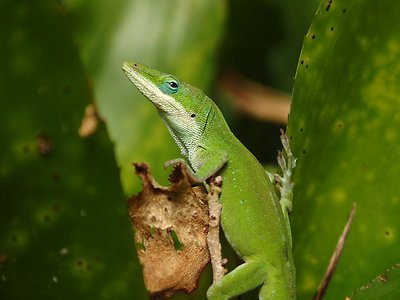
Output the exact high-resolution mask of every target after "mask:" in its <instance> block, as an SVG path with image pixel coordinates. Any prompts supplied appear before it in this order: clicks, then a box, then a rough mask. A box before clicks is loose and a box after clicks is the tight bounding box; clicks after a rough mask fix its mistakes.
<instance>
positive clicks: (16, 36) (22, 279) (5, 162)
mask: <svg viewBox="0 0 400 300" xmlns="http://www.w3.org/2000/svg"><path fill="white" fill-rule="evenodd" d="M67 27H68V26H67V25H66V23H65V18H64V16H63V14H62V10H61V9H60V7H58V6H55V5H54V3H52V2H49V1H35V3H34V4H32V1H28V0H21V1H2V4H1V8H0V35H1V37H2V46H1V47H0V57H1V58H2V67H1V69H0V99H1V101H0V120H1V126H0V136H1V139H2V142H1V145H2V146H1V148H0V153H1V154H0V199H1V200H0V219H1V226H0V298H1V299H132V297H135V296H138V297H141V296H142V297H143V296H144V295H145V293H144V289H143V283H142V282H140V280H138V279H135V278H134V277H133V276H132V273H135V272H140V270H139V269H138V267H137V265H138V264H137V261H136V260H137V259H136V256H135V249H134V244H133V237H132V232H131V229H130V223H129V219H128V215H127V210H126V207H125V204H124V198H125V197H124V195H123V193H122V189H121V186H120V183H119V178H118V169H117V167H116V162H115V159H114V155H113V151H112V150H113V149H112V144H111V143H110V141H109V139H108V137H107V134H106V131H105V128H104V125H100V126H99V128H98V129H97V131H96V132H95V133H94V135H92V136H90V137H87V138H86V139H83V138H81V137H80V136H79V135H78V129H79V127H80V124H81V120H82V117H83V113H84V110H85V106H86V105H87V104H88V103H89V100H90V94H89V90H88V86H87V81H86V78H85V72H84V71H83V69H82V65H81V62H80V60H79V57H78V53H77V52H76V49H75V47H74V43H73V42H72V39H71V36H70V33H69V31H68V28H67Z"/></svg>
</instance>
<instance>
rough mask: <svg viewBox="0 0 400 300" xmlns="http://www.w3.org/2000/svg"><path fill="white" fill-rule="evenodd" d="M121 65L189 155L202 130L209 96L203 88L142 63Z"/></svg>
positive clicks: (182, 149) (184, 151) (181, 147)
mask: <svg viewBox="0 0 400 300" xmlns="http://www.w3.org/2000/svg"><path fill="white" fill-rule="evenodd" d="M122 69H123V70H124V72H125V74H126V75H127V76H128V78H129V79H130V81H131V82H132V83H133V84H134V85H135V86H136V87H137V89H138V90H139V91H140V92H141V93H142V94H143V95H144V96H145V97H146V98H147V99H149V100H150V101H151V102H152V103H153V104H154V106H155V107H156V108H157V110H158V112H159V114H160V115H161V117H162V119H163V121H164V122H165V124H166V125H167V128H168V130H169V131H170V133H171V135H172V136H173V137H174V139H175V141H176V143H177V144H178V146H179V147H180V149H181V151H182V154H184V155H186V156H188V155H190V153H191V151H192V150H193V149H194V147H196V146H197V144H198V141H199V139H200V137H201V135H202V133H203V131H204V128H205V126H204V124H206V123H207V118H208V115H209V113H210V108H211V107H212V101H211V99H210V98H208V97H207V96H206V95H205V94H204V92H203V91H202V90H200V89H198V88H196V87H193V86H191V85H189V84H187V83H185V82H183V81H182V80H180V79H178V78H176V77H174V76H172V75H169V74H165V73H162V72H160V71H158V70H155V69H152V68H149V67H147V66H144V65H142V64H139V63H132V62H129V63H128V62H125V63H123V65H122Z"/></svg>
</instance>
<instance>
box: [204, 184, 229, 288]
mask: <svg viewBox="0 0 400 300" xmlns="http://www.w3.org/2000/svg"><path fill="white" fill-rule="evenodd" d="M221 185H222V177H221V176H217V177H215V178H213V179H212V180H211V182H210V191H209V193H208V207H209V210H210V220H209V230H208V235H207V244H208V250H209V251H210V257H211V265H212V270H213V282H214V283H215V282H218V281H220V280H221V278H222V277H223V276H224V274H225V273H226V269H225V268H224V267H223V261H222V255H221V243H220V241H219V221H220V216H221V203H220V202H219V195H220V194H221Z"/></svg>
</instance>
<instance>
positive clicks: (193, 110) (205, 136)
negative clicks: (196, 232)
mask: <svg viewBox="0 0 400 300" xmlns="http://www.w3.org/2000/svg"><path fill="white" fill-rule="evenodd" d="M122 68H123V70H124V72H125V73H126V75H127V76H128V78H129V79H130V80H131V81H132V83H133V84H134V85H135V86H136V87H137V88H138V89H139V91H140V92H141V93H142V94H143V95H144V96H145V97H146V98H148V99H149V100H150V101H151V102H152V103H153V104H154V106H155V107H156V108H157V110H158V112H159V114H160V116H161V118H162V120H163V121H164V123H165V124H166V126H167V128H168V130H169V132H170V133H171V135H172V137H173V138H174V139H175V142H176V143H177V145H178V146H179V148H180V150H181V152H182V154H183V155H184V156H186V158H187V159H188V161H189V163H190V166H191V168H192V169H193V174H192V177H193V178H192V180H193V181H194V182H197V183H202V182H204V181H206V180H207V179H208V178H210V177H212V176H215V175H221V176H222V178H223V183H222V193H221V197H220V201H221V204H222V211H221V225H222V229H223V231H224V234H225V236H226V238H227V240H228V242H229V243H230V245H231V246H232V248H233V249H234V250H235V251H236V253H237V254H238V255H239V256H240V257H241V258H242V259H243V260H244V263H243V264H241V265H240V266H238V267H237V268H236V269H234V270H232V271H231V272H229V273H228V274H226V275H225V276H224V277H223V278H222V280H221V281H219V282H216V283H214V284H213V285H211V287H210V288H209V289H208V292H207V297H208V299H211V300H216V299H230V298H232V297H234V296H237V295H240V294H243V293H245V292H247V291H249V290H252V289H255V288H257V287H259V286H261V289H260V293H259V299H268V300H272V299H285V300H286V299H295V298H296V296H295V267H294V264H293V257H292V249H291V233H290V226H289V225H288V217H287V214H288V208H289V207H290V206H291V205H290V203H287V202H285V203H280V202H279V199H278V197H277V195H276V193H275V189H274V186H273V184H272V182H271V178H270V177H269V175H268V174H267V173H266V171H265V170H264V169H263V167H262V166H261V164H260V163H259V162H258V161H257V159H256V158H255V157H254V156H253V155H252V154H251V153H250V151H248V150H247V149H246V148H245V146H243V145H242V144H241V143H240V142H239V140H238V139H237V138H236V137H235V136H234V135H233V134H232V132H231V131H230V129H229V127H228V125H227V123H226V122H225V119H224V117H223V115H222V113H221V112H220V110H219V109H218V108H217V106H216V105H215V104H214V102H213V101H212V100H211V99H210V98H208V97H207V96H206V95H205V94H204V92H203V91H201V90H200V89H198V88H196V87H193V86H191V85H189V84H186V83H184V82H183V81H181V80H179V79H177V78H176V77H174V76H172V75H168V74H164V73H162V72H160V71H157V70H155V69H152V68H149V67H146V66H144V65H141V64H138V63H124V64H123V67H122ZM179 162H183V160H182V159H175V160H172V161H169V162H167V165H169V166H170V165H174V164H176V163H179Z"/></svg>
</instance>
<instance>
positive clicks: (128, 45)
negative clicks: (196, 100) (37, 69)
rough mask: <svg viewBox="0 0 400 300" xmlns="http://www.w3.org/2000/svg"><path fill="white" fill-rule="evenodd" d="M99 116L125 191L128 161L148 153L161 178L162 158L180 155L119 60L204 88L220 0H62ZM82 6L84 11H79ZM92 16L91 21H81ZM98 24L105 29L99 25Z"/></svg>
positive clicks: (133, 187) (131, 179) (133, 184)
mask: <svg viewBox="0 0 400 300" xmlns="http://www.w3.org/2000/svg"><path fill="white" fill-rule="evenodd" d="M67 4H68V5H69V6H68V5H67V9H68V10H69V13H70V16H71V19H73V20H76V22H77V24H80V25H81V26H82V28H79V31H78V29H77V33H76V34H77V36H78V38H77V40H78V41H79V43H80V44H81V52H82V56H83V58H84V60H85V63H86V65H87V68H88V72H89V74H92V76H93V77H94V90H95V96H96V101H97V102H98V105H99V108H100V111H101V114H102V116H103V117H104V118H105V119H106V120H107V124H108V129H109V132H110V135H111V137H112V139H113V140H114V142H115V145H116V155H117V160H118V163H119V165H120V166H121V179H122V183H123V186H124V189H125V192H126V194H127V195H130V194H132V193H133V192H137V191H138V190H139V187H140V182H139V180H138V178H137V177H136V176H134V175H133V171H132V166H131V163H132V162H138V161H147V162H148V163H150V165H151V166H152V170H153V174H154V175H155V177H156V178H157V179H159V180H160V181H162V180H164V181H162V183H166V182H165V178H167V173H166V172H165V171H164V170H162V165H163V164H164V162H165V161H166V160H169V159H171V158H175V157H178V156H180V154H179V153H178V148H177V146H176V145H175V143H174V142H173V140H172V138H171V137H170V135H169V133H168V132H167V130H166V128H165V126H164V124H162V121H161V119H160V118H159V116H158V114H157V112H156V110H155V109H154V108H153V106H152V105H151V104H150V103H148V101H147V100H145V98H144V97H143V96H142V95H140V94H139V92H138V91H137V90H136V89H135V88H134V87H133V86H132V85H131V83H130V82H129V80H128V79H126V78H125V75H124V74H123V72H122V70H121V63H122V62H123V61H125V60H134V61H138V62H141V63H145V64H148V65H150V66H152V67H154V68H157V69H160V70H163V71H165V72H170V73H172V74H176V75H178V76H180V77H181V78H182V79H184V80H185V81H187V82H190V83H192V84H194V85H197V86H199V87H201V88H205V89H207V88H208V86H209V84H210V81H211V79H212V78H213V70H214V58H215V52H216V49H217V46H218V42H219V40H220V37H221V33H222V28H223V26H222V25H223V20H224V15H225V1H213V0H207V1H204V0H191V1H187V0H174V1H165V0H147V1H142V0H135V1H127V0H126V1H123V0H120V1H118V2H117V3H116V4H115V5H114V3H113V5H110V1H106V0H103V1H79V2H78V3H74V2H72V3H67ZM86 12H87V13H88V14H86ZM88 15H89V16H92V17H93V19H92V20H91V21H88V22H87V21H85V20H86V18H87V17H88ZM99 28H102V29H104V30H105V32H104V31H103V30H99Z"/></svg>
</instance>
